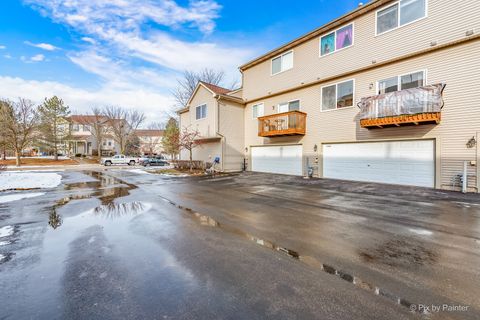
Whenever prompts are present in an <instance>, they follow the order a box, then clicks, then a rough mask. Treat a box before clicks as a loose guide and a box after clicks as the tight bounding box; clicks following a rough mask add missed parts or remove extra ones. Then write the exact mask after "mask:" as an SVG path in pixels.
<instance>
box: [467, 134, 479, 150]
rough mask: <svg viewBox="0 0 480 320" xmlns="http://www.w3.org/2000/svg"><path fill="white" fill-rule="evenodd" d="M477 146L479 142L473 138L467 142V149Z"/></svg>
mask: <svg viewBox="0 0 480 320" xmlns="http://www.w3.org/2000/svg"><path fill="white" fill-rule="evenodd" d="M476 145H477V140H475V137H471V138H470V140H468V142H467V148H469V149H471V148H473V147H475V146H476Z"/></svg>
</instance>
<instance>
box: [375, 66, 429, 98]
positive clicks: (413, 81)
mask: <svg viewBox="0 0 480 320" xmlns="http://www.w3.org/2000/svg"><path fill="white" fill-rule="evenodd" d="M425 83H426V81H425V71H418V72H413V73H409V74H404V75H400V76H395V77H391V78H388V79H383V80H380V81H378V94H383V93H388V92H395V91H399V90H405V89H410V88H417V87H421V86H424V85H425Z"/></svg>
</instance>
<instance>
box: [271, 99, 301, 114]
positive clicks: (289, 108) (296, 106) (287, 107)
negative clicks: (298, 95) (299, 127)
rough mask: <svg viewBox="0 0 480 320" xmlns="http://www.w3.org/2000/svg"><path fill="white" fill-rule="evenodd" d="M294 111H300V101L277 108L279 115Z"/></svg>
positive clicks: (280, 104)
mask: <svg viewBox="0 0 480 320" xmlns="http://www.w3.org/2000/svg"><path fill="white" fill-rule="evenodd" d="M294 110H300V100H298V99H295V100H290V101H288V102H282V103H279V104H278V107H277V112H278V113H282V112H289V111H294Z"/></svg>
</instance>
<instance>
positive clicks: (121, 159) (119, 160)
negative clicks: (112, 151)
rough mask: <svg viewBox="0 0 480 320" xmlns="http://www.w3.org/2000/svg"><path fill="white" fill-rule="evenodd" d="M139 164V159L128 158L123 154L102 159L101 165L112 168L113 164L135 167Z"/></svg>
mask: <svg viewBox="0 0 480 320" xmlns="http://www.w3.org/2000/svg"><path fill="white" fill-rule="evenodd" d="M137 163H138V158H132V157H127V156H125V155H123V154H117V155H115V156H113V157H108V158H102V159H101V160H100V164H102V165H104V166H111V165H113V164H123V165H125V164H128V165H129V166H134V165H135V164H137Z"/></svg>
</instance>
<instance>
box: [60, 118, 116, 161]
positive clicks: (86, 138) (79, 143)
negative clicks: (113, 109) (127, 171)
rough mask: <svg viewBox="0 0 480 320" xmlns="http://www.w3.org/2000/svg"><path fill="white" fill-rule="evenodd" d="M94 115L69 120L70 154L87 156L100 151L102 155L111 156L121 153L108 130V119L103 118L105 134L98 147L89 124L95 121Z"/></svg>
mask: <svg viewBox="0 0 480 320" xmlns="http://www.w3.org/2000/svg"><path fill="white" fill-rule="evenodd" d="M95 117H96V116H93V115H72V116H70V117H68V118H67V120H68V121H69V123H70V135H69V140H68V154H70V155H74V156H76V155H82V156H84V155H87V156H91V155H93V154H94V152H93V150H98V149H99V150H100V155H111V154H116V153H119V152H120V148H119V146H118V145H116V144H115V141H114V139H113V136H112V133H111V130H110V129H108V121H107V118H106V117H102V118H103V121H104V123H105V127H106V128H105V134H104V137H103V139H102V143H101V146H100V148H98V146H97V145H96V139H95V136H94V135H93V134H92V131H91V128H90V125H89V123H92V121H94V119H95Z"/></svg>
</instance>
